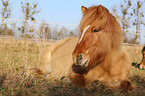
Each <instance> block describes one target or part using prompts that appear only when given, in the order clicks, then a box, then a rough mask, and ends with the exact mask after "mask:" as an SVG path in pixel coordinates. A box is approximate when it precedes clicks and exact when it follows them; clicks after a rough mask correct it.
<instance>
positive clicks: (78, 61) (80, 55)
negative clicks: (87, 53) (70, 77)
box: [77, 54, 83, 64]
mask: <svg viewBox="0 0 145 96" xmlns="http://www.w3.org/2000/svg"><path fill="white" fill-rule="evenodd" d="M82 60H83V54H79V55H78V56H77V64H81V63H82Z"/></svg>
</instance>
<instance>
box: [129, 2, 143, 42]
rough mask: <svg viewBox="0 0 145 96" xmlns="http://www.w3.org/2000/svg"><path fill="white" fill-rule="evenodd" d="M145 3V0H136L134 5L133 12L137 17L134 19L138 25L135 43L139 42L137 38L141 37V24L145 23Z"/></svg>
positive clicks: (134, 23) (134, 22)
mask: <svg viewBox="0 0 145 96" xmlns="http://www.w3.org/2000/svg"><path fill="white" fill-rule="evenodd" d="M144 4H145V0H136V2H135V4H134V6H133V9H132V10H133V13H132V16H133V17H134V18H135V19H134V21H133V25H134V26H135V27H136V35H135V38H134V43H139V42H137V39H138V38H140V36H139V32H138V30H140V27H141V25H145V23H144V21H143V17H144V12H145V11H144V8H143V5H144Z"/></svg>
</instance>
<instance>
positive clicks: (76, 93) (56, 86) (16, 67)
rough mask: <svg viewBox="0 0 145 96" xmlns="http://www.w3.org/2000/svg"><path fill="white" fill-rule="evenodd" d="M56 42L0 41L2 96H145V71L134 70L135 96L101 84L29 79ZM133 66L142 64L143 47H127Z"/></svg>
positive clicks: (0, 90) (133, 93)
mask: <svg viewBox="0 0 145 96" xmlns="http://www.w3.org/2000/svg"><path fill="white" fill-rule="evenodd" d="M51 43H52V42H41V43H40V42H36V43H35V42H32V41H29V40H15V39H13V38H9V39H5V38H3V39H0V95H8V96H9V95H14V96H21V95H22V96H33V95H45V96H102V95H107V96H117V95H120V96H124V95H128V96H129V95H131V96H143V95H144V94H145V71H144V70H140V69H137V68H135V67H132V70H131V73H130V77H129V79H130V81H131V82H132V83H133V84H134V85H135V86H136V87H135V89H134V90H133V91H131V92H126V91H124V90H122V89H112V88H109V87H106V86H105V85H104V84H102V83H100V82H95V83H93V84H92V85H91V86H89V87H87V88H80V87H74V86H72V85H70V84H64V83H62V82H61V81H57V80H54V79H53V78H51V77H50V79H48V80H45V79H43V78H35V77H34V76H32V75H27V69H28V68H32V67H37V65H38V63H39V53H40V51H41V50H42V49H43V48H44V47H46V46H49V44H51ZM124 48H125V49H126V51H127V53H128V54H129V56H130V58H131V60H132V61H133V62H140V60H141V49H142V46H124Z"/></svg>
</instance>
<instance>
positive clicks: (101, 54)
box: [40, 5, 133, 91]
mask: <svg viewBox="0 0 145 96" xmlns="http://www.w3.org/2000/svg"><path fill="white" fill-rule="evenodd" d="M81 9H82V14H83V16H82V19H81V22H80V25H79V28H80V33H81V36H80V38H79V39H78V38H71V39H69V38H66V39H64V40H61V41H58V42H57V43H55V44H54V45H52V46H49V47H48V48H46V50H44V51H43V52H42V54H41V56H40V57H41V58H40V69H41V70H42V71H45V72H48V73H49V72H50V73H52V75H54V77H56V78H60V77H62V78H61V79H62V80H63V81H66V82H70V83H72V84H73V85H74V86H82V87H85V86H88V85H91V84H92V83H93V82H95V81H98V80H99V81H101V82H104V83H105V84H106V85H108V86H110V87H113V88H114V87H115V88H116V87H117V88H119V87H121V88H123V89H125V90H127V91H130V90H133V85H132V84H131V82H130V81H129V80H128V75H129V72H130V69H131V62H130V59H129V56H128V55H127V53H126V52H125V50H124V49H123V48H122V31H121V27H120V25H119V23H118V21H117V20H116V18H115V17H114V16H113V15H112V14H111V13H110V12H109V11H108V9H107V8H105V7H104V6H102V5H99V6H91V7H89V8H87V7H84V6H82V7H81ZM74 39H75V40H74ZM72 41H73V43H72Z"/></svg>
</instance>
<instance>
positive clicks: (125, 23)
mask: <svg viewBox="0 0 145 96" xmlns="http://www.w3.org/2000/svg"><path fill="white" fill-rule="evenodd" d="M131 5H132V0H123V2H121V5H120V7H119V10H117V8H116V5H115V6H114V7H112V11H113V14H115V16H116V17H117V18H118V19H119V20H120V21H121V24H122V29H123V41H124V42H128V41H129V40H128V38H127V32H128V31H127V30H124V29H127V28H129V27H130V24H129V21H130V9H131ZM117 11H121V14H118V12H117Z"/></svg>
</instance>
